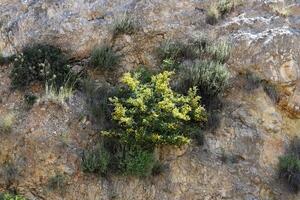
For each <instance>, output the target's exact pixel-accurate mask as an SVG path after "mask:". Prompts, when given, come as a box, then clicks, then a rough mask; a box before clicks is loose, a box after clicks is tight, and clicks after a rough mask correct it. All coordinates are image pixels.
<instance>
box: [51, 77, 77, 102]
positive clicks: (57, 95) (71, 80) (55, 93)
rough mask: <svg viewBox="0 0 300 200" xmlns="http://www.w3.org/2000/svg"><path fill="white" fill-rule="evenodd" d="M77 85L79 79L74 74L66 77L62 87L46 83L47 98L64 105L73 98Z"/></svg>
mask: <svg viewBox="0 0 300 200" xmlns="http://www.w3.org/2000/svg"><path fill="white" fill-rule="evenodd" d="M76 83H77V77H76V76H75V75H74V74H73V73H69V74H67V75H66V77H65V81H64V82H63V83H62V85H61V86H60V87H57V85H56V84H54V83H51V84H49V83H46V84H45V98H46V99H47V100H51V101H53V102H58V103H61V104H63V103H64V102H65V101H66V100H67V99H69V98H71V97H72V96H73V94H74V90H75V85H76Z"/></svg>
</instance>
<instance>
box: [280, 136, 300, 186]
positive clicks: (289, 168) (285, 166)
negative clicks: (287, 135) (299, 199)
mask: <svg viewBox="0 0 300 200" xmlns="http://www.w3.org/2000/svg"><path fill="white" fill-rule="evenodd" d="M278 169H279V176H280V178H281V179H283V180H285V182H286V183H287V184H288V185H289V186H290V188H291V189H292V190H293V191H294V192H298V191H299V190H300V140H299V138H297V137H296V138H294V139H293V141H292V144H291V146H290V148H289V150H288V153H287V154H286V155H284V156H281V157H279V163H278Z"/></svg>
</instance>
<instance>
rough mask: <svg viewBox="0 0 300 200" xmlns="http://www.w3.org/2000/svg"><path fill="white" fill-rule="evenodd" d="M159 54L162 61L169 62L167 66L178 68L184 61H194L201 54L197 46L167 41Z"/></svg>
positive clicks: (159, 49)
mask: <svg viewBox="0 0 300 200" xmlns="http://www.w3.org/2000/svg"><path fill="white" fill-rule="evenodd" d="M157 53H158V57H159V58H160V60H161V61H163V62H167V61H168V63H165V64H169V65H170V64H171V65H173V66H176V65H178V64H179V63H181V62H182V61H183V60H186V59H191V60H193V59H195V58H197V55H199V53H200V52H199V49H198V48H197V46H194V45H191V44H189V43H183V42H180V41H171V40H167V41H165V42H163V43H162V45H161V46H160V47H159V48H158V52H157ZM165 70H167V69H165Z"/></svg>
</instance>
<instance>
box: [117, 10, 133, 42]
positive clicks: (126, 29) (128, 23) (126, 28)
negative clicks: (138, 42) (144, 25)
mask: <svg viewBox="0 0 300 200" xmlns="http://www.w3.org/2000/svg"><path fill="white" fill-rule="evenodd" d="M112 29H113V36H114V37H116V36H118V35H121V34H128V35H131V34H133V33H134V32H135V31H136V30H137V23H136V21H135V20H134V19H133V18H131V17H130V16H128V15H127V14H125V15H123V16H122V17H120V18H118V19H117V20H116V21H115V22H114V24H113V28H112Z"/></svg>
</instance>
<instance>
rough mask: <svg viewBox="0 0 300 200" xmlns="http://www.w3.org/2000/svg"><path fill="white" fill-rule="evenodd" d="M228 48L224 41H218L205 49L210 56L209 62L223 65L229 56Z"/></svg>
mask: <svg viewBox="0 0 300 200" xmlns="http://www.w3.org/2000/svg"><path fill="white" fill-rule="evenodd" d="M230 49H231V48H230V46H229V44H228V43H227V42H226V41H218V42H216V43H213V44H210V45H208V46H207V47H206V52H207V53H208V54H210V56H211V60H214V61H216V62H219V63H225V62H226V61H227V60H228V59H229V56H230Z"/></svg>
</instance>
